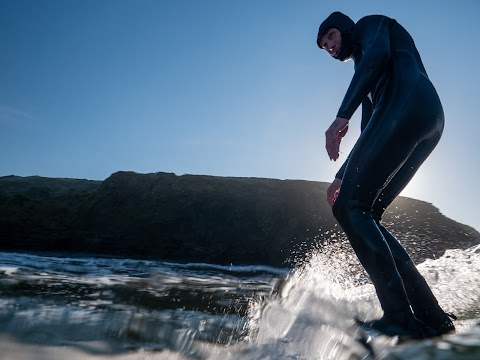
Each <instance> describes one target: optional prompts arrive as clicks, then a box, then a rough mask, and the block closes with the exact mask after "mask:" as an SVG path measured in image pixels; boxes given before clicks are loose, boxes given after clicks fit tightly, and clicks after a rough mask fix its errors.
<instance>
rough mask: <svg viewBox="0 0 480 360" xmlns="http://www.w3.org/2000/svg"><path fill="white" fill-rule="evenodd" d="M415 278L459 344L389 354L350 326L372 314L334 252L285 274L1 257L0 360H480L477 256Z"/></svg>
mask: <svg viewBox="0 0 480 360" xmlns="http://www.w3.org/2000/svg"><path fill="white" fill-rule="evenodd" d="M419 269H420V271H421V273H422V274H423V275H424V276H425V278H426V280H427V281H428V283H429V284H430V286H431V287H432V290H433V291H434V293H435V295H436V296H437V298H438V300H439V302H440V304H441V305H442V306H443V307H444V308H445V310H447V311H450V312H453V313H455V314H456V315H457V316H458V319H459V320H458V321H457V322H456V326H457V330H458V331H457V333H458V335H454V336H452V337H451V338H448V339H445V340H443V341H435V342H432V341H430V340H429V341H427V340H425V341H421V342H415V344H412V343H410V344H405V345H403V344H400V345H399V344H398V339H394V338H388V337H383V336H373V337H372V336H369V334H365V333H363V332H362V331H361V330H359V329H358V327H357V326H356V325H355V322H354V318H364V319H369V318H375V317H379V316H381V310H380V307H379V304H378V301H377V299H376V296H375V293H374V289H373V286H372V285H371V284H370V283H369V281H368V278H367V277H366V276H365V274H364V273H363V271H362V270H361V268H360V267H359V266H358V262H357V260H356V258H355V256H354V254H353V253H352V252H351V251H349V250H348V247H347V246H344V245H338V244H336V245H329V246H324V247H322V248H321V249H317V250H314V251H312V252H311V253H310V254H309V255H308V257H307V259H305V260H302V261H297V263H296V265H295V267H294V269H292V270H290V269H286V268H271V267H266V266H218V265H212V264H198V263H195V264H179V263H169V262H160V261H144V260H132V259H113V258H93V257H76V258H72V257H62V256H45V255H32V254H21V253H0V359H55V358H58V359H63V358H67V357H68V358H69V359H70V360H73V359H100V358H101V359H222V360H223V359H335V360H336V359H389V358H391V359H394V358H395V359H407V358H408V359H409V360H411V359H414V358H415V357H412V356H411V355H409V354H408V351H411V349H412V347H413V346H417V347H418V346H420V345H421V346H422V347H421V348H420V350H419V349H417V350H416V352H415V353H416V354H418V353H420V354H421V355H423V356H424V357H419V358H418V359H430V358H431V359H435V358H440V357H438V356H437V355H438V354H443V355H444V356H447V357H444V358H445V359H448V358H452V359H453V358H465V359H467V358H468V359H470V357H462V356H464V355H465V353H468V354H467V355H468V356H473V357H471V358H472V359H480V332H479V334H478V336H476V335H475V334H476V333H475V331H476V330H475V329H476V328H475V327H474V325H475V324H476V323H478V322H479V320H480V276H479V274H480V246H477V247H476V248H472V249H468V250H456V249H452V250H448V251H447V252H446V253H445V255H444V256H442V257H440V258H438V259H435V260H427V261H425V262H424V263H422V264H419ZM370 335H371V334H370ZM432 348H433V350H432ZM465 349H466V350H465ZM432 351H437V355H434V356H435V357H428V356H430V355H428V354H429V353H430V352H432ZM459 352H460V353H459ZM458 354H460V355H458ZM462 354H463V355H462ZM469 354H470V355H469ZM471 354H473V355H471ZM443 355H442V356H443ZM402 356H403V357H402ZM449 356H451V357H449ZM454 356H455V357H454ZM459 356H460V357H459Z"/></svg>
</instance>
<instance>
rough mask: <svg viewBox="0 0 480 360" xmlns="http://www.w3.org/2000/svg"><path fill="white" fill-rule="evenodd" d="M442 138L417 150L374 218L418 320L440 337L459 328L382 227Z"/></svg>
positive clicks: (385, 194)
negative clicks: (387, 211) (386, 213)
mask: <svg viewBox="0 0 480 360" xmlns="http://www.w3.org/2000/svg"><path fill="white" fill-rule="evenodd" d="M440 136H441V132H439V133H438V135H437V136H435V137H433V138H432V139H431V140H429V141H425V142H423V143H421V144H419V145H418V146H417V147H416V148H415V150H414V153H413V154H412V156H410V157H409V159H408V160H407V162H406V163H405V164H404V165H403V166H402V168H401V169H400V170H399V171H398V173H397V174H396V175H395V177H394V178H393V179H392V180H391V181H390V182H389V184H388V185H387V186H386V188H385V189H384V190H383V191H382V192H381V194H380V195H379V197H378V198H377V201H376V202H375V204H374V207H373V217H374V219H375V221H376V223H377V226H378V228H379V229H380V231H381V232H382V234H383V237H384V238H385V240H386V242H387V244H388V246H389V248H390V251H391V253H392V255H393V258H394V261H395V265H396V267H397V270H398V272H399V274H400V276H401V278H402V280H403V284H404V287H405V291H406V293H407V297H408V299H409V300H410V305H411V307H412V309H413V312H414V314H415V316H416V317H417V318H418V319H420V320H422V321H423V322H424V323H426V324H427V325H428V326H430V327H431V328H432V329H433V330H435V331H436V332H437V333H438V334H439V335H440V334H445V333H449V332H451V331H454V330H455V326H454V325H453V323H452V321H451V319H450V318H449V315H448V314H446V313H445V312H444V311H443V310H442V308H441V307H440V305H439V304H438V301H437V299H436V297H435V295H434V294H433V292H432V290H431V289H430V287H429V286H428V284H427V282H426V281H425V279H424V277H423V276H422V275H421V274H420V273H419V272H418V269H417V268H416V266H415V264H414V262H413V261H412V259H411V258H410V256H409V255H408V253H407V252H406V250H405V249H404V248H403V246H402V245H401V244H400V243H399V242H398V240H397V239H396V238H395V237H394V236H393V235H392V234H391V233H390V232H389V231H388V230H387V229H386V228H385V227H384V226H383V225H382V223H381V217H382V215H383V213H384V211H385V209H386V208H387V207H388V206H389V205H390V204H391V202H392V201H393V200H394V199H395V198H396V197H397V196H398V194H400V192H401V191H402V190H403V189H404V187H405V185H406V184H407V183H408V182H409V181H410V179H411V178H412V177H413V175H414V174H415V173H416V171H417V170H418V168H419V167H420V165H421V164H422V163H423V161H424V160H425V159H426V158H427V157H428V155H429V154H430V153H431V151H432V150H433V149H434V148H435V146H436V144H437V143H438V140H439V139H440ZM450 316H451V315H450ZM453 318H455V317H453Z"/></svg>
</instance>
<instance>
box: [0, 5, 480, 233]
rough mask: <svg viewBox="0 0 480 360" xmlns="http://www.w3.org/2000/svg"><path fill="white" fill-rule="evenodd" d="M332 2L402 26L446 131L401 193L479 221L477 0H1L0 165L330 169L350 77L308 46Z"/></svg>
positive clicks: (277, 174)
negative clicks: (329, 146)
mask: <svg viewBox="0 0 480 360" xmlns="http://www.w3.org/2000/svg"><path fill="white" fill-rule="evenodd" d="M334 10H340V11H342V12H344V13H346V14H348V15H349V16H350V17H351V18H352V19H353V20H354V21H357V20H358V19H360V18H361V17H363V16H365V15H369V14H383V15H387V16H390V17H393V18H395V19H396V20H397V21H399V22H400V23H401V24H402V25H404V26H405V27H406V28H407V29H408V30H409V31H410V33H411V34H412V36H413V37H414V39H415V42H416V44H417V47H418V49H419V51H420V53H421V55H422V58H423V61H424V64H425V66H426V68H427V72H428V73H429V76H430V78H431V80H432V81H433V83H434V84H435V86H436V88H437V90H438V92H439V94H440V97H441V99H442V102H443V105H444V109H445V114H446V128H445V132H444V136H443V138H442V140H441V142H440V144H439V145H438V147H437V149H436V150H435V151H434V153H433V154H432V155H431V157H430V158H429V159H428V160H427V162H426V163H425V164H424V166H423V167H422V168H421V170H420V171H419V172H418V174H417V175H416V177H415V178H414V180H413V181H412V182H411V183H410V185H409V186H408V188H407V189H406V190H405V191H404V192H403V194H402V195H405V196H409V197H413V198H416V199H420V200H425V201H428V202H431V203H433V204H434V205H435V206H437V207H438V208H439V209H440V210H441V211H442V212H443V213H444V214H445V215H447V216H449V217H451V218H452V219H454V220H457V221H459V222H462V223H465V224H468V225H471V226H473V227H475V228H476V229H477V230H480V211H479V208H478V201H479V200H480V187H479V183H478V181H479V178H480V176H479V175H480V166H479V157H480V156H479V155H480V150H479V149H480V139H479V135H480V119H479V116H478V112H477V111H476V108H475V106H479V105H480V104H479V101H480V98H479V96H478V87H479V84H480V71H479V65H478V64H477V61H478V59H479V58H480V47H479V46H478V44H479V35H480V27H479V26H478V23H479V16H480V1H478V0H462V1H452V0H437V1H435V0H422V1H412V0H404V1H398V0H368V1H358V0H349V1H347V0H345V1H319V0H316V1H313V0H302V1H292V0H241V1H240V0H237V1H234V0H128V1H127V0H0V153H1V157H0V176H2V175H12V174H13V175H20V176H29V175H40V176H47V177H68V178H81V179H99V180H103V179H105V178H107V177H108V176H109V175H110V174H111V173H113V172H115V171H119V170H125V171H136V172H140V173H150V172H157V171H164V172H174V173H176V174H178V175H181V174H208V175H219V176H246V177H267V178H279V179H305V180H316V181H331V180H332V179H333V177H334V175H335V173H336V171H337V169H338V168H339V166H340V165H341V164H342V162H343V160H344V159H345V156H346V155H347V154H348V152H349V150H350V149H351V147H352V146H353V144H354V142H355V140H356V139H357V137H358V134H359V127H360V117H359V111H358V112H357V113H356V115H354V117H353V118H352V120H351V123H350V124H351V125H350V131H349V133H348V134H347V137H346V139H345V141H344V142H343V143H342V148H341V150H342V152H343V155H342V157H341V158H340V161H337V162H331V161H330V160H329V159H328V156H327V153H326V151H325V136H324V133H325V130H326V129H327V128H328V126H329V125H330V123H331V122H332V121H333V120H334V117H335V115H336V112H337V110H338V107H339V105H340V103H341V100H342V99H343V95H344V93H345V90H346V88H347V86H348V84H349V81H350V79H351V76H352V74H353V63H352V62H348V63H340V62H338V61H334V60H333V59H331V58H330V57H329V56H328V55H327V54H326V53H325V52H322V51H320V50H319V49H318V48H317V47H316V44H315V40H316V35H317V30H318V26H319V24H320V22H321V21H322V20H323V19H324V18H325V17H327V16H328V15H329V14H330V13H331V12H332V11H334ZM319 201H325V199H319Z"/></svg>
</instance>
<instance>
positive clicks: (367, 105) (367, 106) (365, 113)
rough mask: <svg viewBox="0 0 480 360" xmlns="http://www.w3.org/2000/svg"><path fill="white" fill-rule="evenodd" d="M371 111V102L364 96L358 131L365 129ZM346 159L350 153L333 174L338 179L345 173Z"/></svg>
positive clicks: (348, 158)
mask: <svg viewBox="0 0 480 360" xmlns="http://www.w3.org/2000/svg"><path fill="white" fill-rule="evenodd" d="M372 113H373V108H372V102H371V101H370V99H369V98H368V97H366V98H365V99H363V101H362V124H361V127H360V132H363V130H365V128H366V127H367V124H368V122H369V121H370V118H371V117H372ZM348 160H350V154H349V155H348V156H347V159H346V160H345V162H344V163H343V165H342V167H341V168H340V170H338V172H337V174H336V175H335V177H336V178H337V179H340V180H342V179H343V174H344V173H345V168H346V167H347V163H348Z"/></svg>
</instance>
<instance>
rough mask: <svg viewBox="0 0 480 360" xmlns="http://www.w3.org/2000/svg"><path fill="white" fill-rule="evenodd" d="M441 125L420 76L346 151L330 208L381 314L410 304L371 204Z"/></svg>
mask: <svg viewBox="0 0 480 360" xmlns="http://www.w3.org/2000/svg"><path fill="white" fill-rule="evenodd" d="M401 99H402V98H401ZM441 129H443V111H442V109H441V104H440V102H439V100H438V96H437V95H436V92H435V91H434V89H433V87H432V86H431V84H430V82H429V81H428V79H426V78H425V79H423V78H421V79H420V80H419V81H418V83H417V84H416V86H415V87H414V88H413V89H412V91H411V92H410V93H409V94H406V95H405V96H404V97H403V101H393V99H392V100H391V101H389V102H387V105H386V106H380V107H378V108H377V109H376V110H375V111H374V113H373V115H372V118H371V120H370V122H369V123H368V125H367V127H366V128H365V130H364V131H363V133H362V134H361V136H360V138H359V139H358V141H357V143H356V145H355V147H354V149H353V151H352V153H351V155H350V160H349V163H348V164H347V167H346V170H345V174H344V178H343V182H342V186H341V189H340V193H339V196H338V198H337V200H336V201H335V204H334V206H333V213H334V216H335V217H336V219H337V221H338V222H339V223H340V225H341V226H342V228H343V230H344V231H345V233H346V234H347V237H348V239H349V241H350V243H351V245H352V247H353V249H354V251H355V253H356V254H357V256H358V258H359V260H360V262H361V263H362V265H363V266H364V268H365V270H366V271H367V273H368V274H369V276H370V278H371V280H372V282H373V284H374V286H375V288H376V291H377V295H378V298H379V300H380V303H381V305H382V308H383V310H384V312H385V314H387V313H389V314H394V313H402V312H403V313H405V312H408V311H410V304H409V299H408V297H407V294H406V291H405V288H404V284H403V280H402V278H401V276H400V274H399V272H398V269H397V266H396V263H395V259H394V256H393V254H392V251H391V249H390V247H389V245H388V243H387V240H386V239H385V237H384V235H383V233H382V231H381V229H380V228H379V226H378V223H377V221H376V219H375V218H374V215H373V208H374V204H375V203H376V201H377V198H378V196H379V195H380V193H381V192H382V190H384V189H385V188H386V186H387V185H388V184H389V182H390V181H391V180H392V179H393V178H394V177H395V175H396V174H397V173H398V172H399V170H400V169H401V168H402V166H403V165H404V164H405V163H407V162H408V161H409V159H411V158H415V155H416V154H417V153H416V152H415V149H416V148H417V146H419V144H421V143H423V142H424V141H429V140H430V139H432V138H433V137H435V136H438V133H439V132H441ZM412 161H413V160H412ZM422 161H423V160H422ZM420 163H421V162H420ZM405 179H406V181H407V182H408V180H409V178H408V179H407V178H405Z"/></svg>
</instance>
